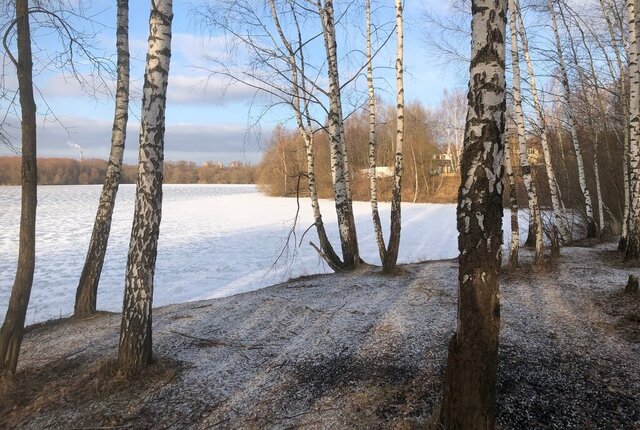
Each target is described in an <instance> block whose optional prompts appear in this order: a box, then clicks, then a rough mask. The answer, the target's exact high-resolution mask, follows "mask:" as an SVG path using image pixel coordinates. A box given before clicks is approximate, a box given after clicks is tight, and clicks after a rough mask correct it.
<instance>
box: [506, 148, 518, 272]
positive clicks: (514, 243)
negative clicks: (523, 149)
mask: <svg viewBox="0 0 640 430" xmlns="http://www.w3.org/2000/svg"><path fill="white" fill-rule="evenodd" d="M510 143H511V142H510V140H508V139H507V140H506V145H505V148H504V167H505V171H506V178H505V179H506V182H507V183H508V186H509V206H510V209H511V242H510V243H509V265H510V266H511V267H518V253H519V251H520V226H519V225H518V199H517V196H516V177H515V175H514V173H513V170H514V169H513V167H514V162H513V160H512V159H511V145H510Z"/></svg>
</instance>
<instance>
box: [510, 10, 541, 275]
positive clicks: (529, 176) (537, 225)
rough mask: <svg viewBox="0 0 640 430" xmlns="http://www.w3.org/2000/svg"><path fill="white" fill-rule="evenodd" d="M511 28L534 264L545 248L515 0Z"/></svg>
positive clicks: (517, 117)
mask: <svg viewBox="0 0 640 430" xmlns="http://www.w3.org/2000/svg"><path fill="white" fill-rule="evenodd" d="M509 29H510V33H511V71H512V73H513V103H514V110H515V117H516V132H517V135H518V154H519V156H520V167H521V171H522V181H523V182H524V188H525V190H526V191H527V200H528V203H529V234H528V238H527V241H529V238H531V239H532V242H533V243H532V245H534V246H535V254H534V264H541V263H542V262H543V261H544V254H543V253H544V249H543V241H542V215H541V213H540V206H539V204H538V191H537V189H536V183H535V180H534V177H533V172H532V170H531V165H530V164H529V156H528V153H527V139H526V135H525V126H524V113H523V109H522V90H521V80H520V56H519V54H518V31H517V28H516V8H515V4H514V1H513V0H509Z"/></svg>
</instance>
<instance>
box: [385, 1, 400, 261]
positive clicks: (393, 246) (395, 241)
mask: <svg viewBox="0 0 640 430" xmlns="http://www.w3.org/2000/svg"><path fill="white" fill-rule="evenodd" d="M402 21H403V19H402V0H396V31H397V49H396V106H397V113H396V138H395V157H394V166H393V187H392V190H391V226H390V232H389V245H388V247H387V253H386V256H385V260H384V263H383V265H382V266H383V271H384V272H385V273H392V272H394V271H395V269H396V262H397V260H398V251H399V249H400V229H401V210H400V209H401V202H402V170H403V159H402V158H403V153H402V146H403V144H404V82H403V67H404V66H403V55H404V52H403V51H404V46H403V44H404V32H403V22H402Z"/></svg>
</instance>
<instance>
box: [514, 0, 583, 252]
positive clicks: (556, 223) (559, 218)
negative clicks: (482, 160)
mask: <svg viewBox="0 0 640 430" xmlns="http://www.w3.org/2000/svg"><path fill="white" fill-rule="evenodd" d="M514 4H515V10H516V20H517V23H516V24H517V28H518V33H519V34H520V39H521V40H522V52H523V54H524V59H525V62H526V64H527V72H528V74H529V85H530V86H531V95H532V97H533V104H534V109H535V111H536V114H537V116H538V122H539V123H540V129H541V135H540V143H541V144H542V153H543V155H544V163H545V166H546V169H547V178H548V180H549V191H550V194H551V205H552V207H553V226H552V228H554V229H555V230H557V234H558V236H559V238H558V239H559V242H561V243H562V242H564V243H567V242H570V241H571V232H570V230H569V228H568V226H567V220H566V217H565V214H564V211H563V209H562V203H561V202H560V195H559V187H558V181H557V179H556V175H555V171H554V168H553V164H552V163H551V152H550V150H549V142H548V131H547V123H546V119H545V117H544V110H543V109H542V104H541V103H540V99H539V98H538V88H537V84H536V74H535V71H534V68H533V62H532V61H531V56H530V55H529V43H528V39H527V33H526V29H525V27H524V22H523V20H522V15H521V13H520V1H519V0H514Z"/></svg>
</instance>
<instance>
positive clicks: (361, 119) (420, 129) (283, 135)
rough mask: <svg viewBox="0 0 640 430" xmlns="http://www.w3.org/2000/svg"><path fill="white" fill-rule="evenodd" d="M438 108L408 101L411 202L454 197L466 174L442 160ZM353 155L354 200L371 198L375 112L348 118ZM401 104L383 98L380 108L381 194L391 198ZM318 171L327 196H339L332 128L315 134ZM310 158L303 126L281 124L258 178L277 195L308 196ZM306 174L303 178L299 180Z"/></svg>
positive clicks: (405, 193) (407, 195)
mask: <svg viewBox="0 0 640 430" xmlns="http://www.w3.org/2000/svg"><path fill="white" fill-rule="evenodd" d="M434 116H435V113H433V112H430V111H429V110H427V109H426V108H425V107H424V106H423V105H421V104H420V103H410V104H408V105H407V106H405V127H406V129H405V134H404V178H403V180H402V181H403V184H402V200H404V201H409V202H412V201H413V202H438V203H449V202H454V201H455V199H456V195H457V190H458V186H459V185H460V177H459V175H458V174H457V172H456V171H455V168H454V164H453V163H452V162H451V161H450V159H447V160H444V161H445V162H444V163H443V162H442V161H443V160H438V157H437V155H438V154H439V155H440V156H443V152H446V148H443V147H442V146H441V145H438V139H437V136H436V134H437V130H436V127H435V126H433V125H432V124H434V123H435V122H436V119H435V118H434ZM345 135H346V143H347V150H348V155H349V169H350V181H351V184H350V185H351V192H352V196H353V199H354V200H368V199H369V197H370V188H369V170H368V167H369V146H368V141H369V114H368V112H367V111H366V110H364V109H362V110H359V111H357V112H355V113H354V114H352V115H351V116H350V117H349V119H348V120H347V121H346V122H345ZM395 135H396V129H395V107H394V106H393V105H390V104H383V103H381V102H380V106H379V107H378V125H377V126H376V137H377V160H376V162H377V166H378V175H379V178H378V196H379V199H380V200H381V201H384V200H387V201H388V200H389V199H390V197H391V182H392V177H391V174H392V167H391V166H393V162H394V161H393V160H394V152H393V148H394V139H395ZM314 153H315V174H316V179H317V186H318V194H319V196H320V197H321V198H331V197H333V188H332V185H331V184H332V181H331V160H330V150H329V141H328V136H327V133H326V132H325V131H323V130H319V131H317V132H316V133H315V137H314ZM306 172H307V159H306V153H305V150H304V146H303V143H302V138H301V137H300V133H299V132H298V131H297V130H293V129H286V128H285V127H283V126H278V127H276V128H275V129H274V131H273V134H272V136H271V139H270V141H269V142H268V144H267V147H266V149H265V151H264V154H263V157H262V160H261V161H260V163H259V164H258V174H257V183H258V185H259V187H260V189H261V190H262V191H263V192H265V193H267V194H269V195H272V196H295V195H301V196H305V195H308V190H307V180H306ZM298 178H300V180H298Z"/></svg>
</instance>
